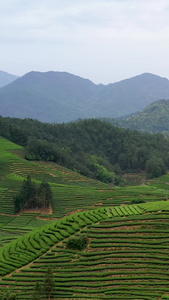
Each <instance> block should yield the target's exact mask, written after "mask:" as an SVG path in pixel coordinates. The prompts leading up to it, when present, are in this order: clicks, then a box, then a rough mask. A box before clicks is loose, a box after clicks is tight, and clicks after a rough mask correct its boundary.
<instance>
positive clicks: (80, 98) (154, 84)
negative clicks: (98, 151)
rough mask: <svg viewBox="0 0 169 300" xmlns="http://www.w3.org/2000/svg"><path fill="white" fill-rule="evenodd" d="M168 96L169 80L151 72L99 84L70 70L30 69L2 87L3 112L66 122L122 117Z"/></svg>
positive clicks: (0, 98) (0, 112)
mask: <svg viewBox="0 0 169 300" xmlns="http://www.w3.org/2000/svg"><path fill="white" fill-rule="evenodd" d="M168 98H169V80H168V79H166V78H162V77H159V76H156V75H153V74H149V73H145V74H142V75H138V76H135V77H133V78H130V79H126V80H122V81H119V82H116V83H111V84H108V85H103V84H99V85H96V84H94V83H93V82H91V81H90V80H88V79H84V78H81V77H79V76H75V75H72V74H69V73H66V72H46V73H41V72H30V73H27V74H26V75H24V76H22V77H21V78H18V79H17V80H15V81H14V82H12V83H11V84H9V85H7V86H5V87H3V88H0V107H1V109H0V114H1V115H2V116H5V117H6V116H10V117H18V118H33V119H38V120H40V121H43V122H54V123H62V122H69V121H73V120H76V119H79V118H98V117H113V118H114V117H120V116H124V115H126V114H131V113H135V112H136V111H139V110H141V109H143V108H145V107H146V106H147V105H148V104H150V103H152V102H153V101H155V100H159V99H168Z"/></svg>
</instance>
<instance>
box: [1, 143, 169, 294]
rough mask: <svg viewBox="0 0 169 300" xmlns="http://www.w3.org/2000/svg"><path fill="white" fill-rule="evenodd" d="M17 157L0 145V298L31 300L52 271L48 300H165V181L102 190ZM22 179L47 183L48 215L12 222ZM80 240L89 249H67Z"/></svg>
mask: <svg viewBox="0 0 169 300" xmlns="http://www.w3.org/2000/svg"><path fill="white" fill-rule="evenodd" d="M23 151H24V150H23V148H22V147H20V146H18V145H15V144H13V143H11V142H9V141H7V140H5V139H3V138H0V166H1V170H0V290H1V288H2V289H3V290H4V288H5V289H6V288H7V289H8V290H13V291H15V292H16V293H17V297H18V299H20V300H24V299H32V296H33V288H34V284H35V282H39V283H40V284H43V282H44V279H45V274H46V271H47V269H48V267H49V266H52V269H53V275H54V282H55V284H54V290H53V296H54V299H65V300H66V299H72V300H73V299H79V300H80V299H98V300H99V299H113V300H116V299H123V300H125V299H133V300H137V299H142V300H143V299H149V300H152V299H154V300H157V299H158V300H159V299H168V298H167V297H168V294H169V271H168V270H169V261H168V250H169V201H166V200H168V198H169V191H168V190H169V185H168V182H169V175H165V176H162V177H161V178H159V179H156V180H153V181H149V182H148V184H149V185H141V186H128V187H115V186H112V185H109V186H108V185H106V184H103V183H101V182H98V181H95V180H91V179H88V178H86V177H84V176H81V175H80V174H78V173H76V172H73V171H71V170H68V169H65V168H62V167H61V166H58V165H56V164H54V163H47V162H46V163H44V162H30V161H27V160H25V159H24V152H23ZM27 175H31V178H32V180H33V181H34V182H35V183H36V185H37V186H38V185H39V184H40V182H41V181H42V180H46V181H48V182H49V184H50V186H51V188H52V191H53V195H54V199H53V203H52V207H51V209H50V210H47V211H44V210H43V211H36V210H34V211H23V212H21V213H20V214H19V215H15V214H14V203H13V197H14V196H15V195H16V194H17V193H18V191H19V189H20V186H21V184H22V182H23V180H24V179H25V178H26V177H27ZM81 234H85V235H86V236H87V237H88V239H89V244H88V246H87V248H86V249H85V250H83V251H77V250H70V249H67V247H66V244H67V241H68V239H69V237H71V236H75V237H78V236H80V235H81ZM161 297H163V298H161Z"/></svg>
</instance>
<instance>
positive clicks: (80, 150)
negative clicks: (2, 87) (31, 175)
mask: <svg viewBox="0 0 169 300" xmlns="http://www.w3.org/2000/svg"><path fill="white" fill-rule="evenodd" d="M0 135H2V136H4V137H6V138H8V139H10V140H11V141H13V142H15V143H17V144H20V145H22V146H24V147H25V155H26V158H27V159H29V160H44V161H45V160H46V161H53V162H56V163H59V164H60V165H63V166H66V167H68V168H70V169H72V170H77V171H78V172H80V173H81V174H83V175H86V176H88V177H91V178H96V179H99V180H101V181H103V182H114V183H115V184H119V183H121V174H122V173H123V172H128V171H132V172H133V171H135V172H136V171H137V172H138V171H143V170H145V171H146V172H147V176H148V177H158V176H160V175H162V174H164V173H165V172H166V170H167V168H168V166H169V151H168V149H169V139H168V138H166V137H164V136H163V135H161V134H155V135H149V134H144V133H140V132H137V131H130V130H126V129H122V128H118V127H114V126H112V125H111V124H108V123H106V122H101V121H100V120H97V119H91V120H82V121H79V122H75V123H68V124H54V125H52V124H45V123H41V122H39V121H36V120H32V119H25V120H21V119H10V118H2V117H1V118H0Z"/></svg>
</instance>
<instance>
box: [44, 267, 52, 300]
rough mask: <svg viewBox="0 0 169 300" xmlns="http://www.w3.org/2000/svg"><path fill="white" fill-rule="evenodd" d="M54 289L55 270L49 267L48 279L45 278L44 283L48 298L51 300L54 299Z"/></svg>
mask: <svg viewBox="0 0 169 300" xmlns="http://www.w3.org/2000/svg"><path fill="white" fill-rule="evenodd" d="M53 289H54V279H53V270H52V268H51V267H49V268H48V269H47V272H46V278H45V282H44V290H45V293H46V296H47V297H48V299H49V300H50V299H51V297H52V292H53Z"/></svg>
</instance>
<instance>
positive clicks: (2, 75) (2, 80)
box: [0, 70, 19, 88]
mask: <svg viewBox="0 0 169 300" xmlns="http://www.w3.org/2000/svg"><path fill="white" fill-rule="evenodd" d="M17 78H19V76H16V75H12V74H9V73H7V72H5V71H1V70H0V88H1V87H3V86H5V85H8V84H10V83H11V82H13V81H15V80H16V79H17Z"/></svg>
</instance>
